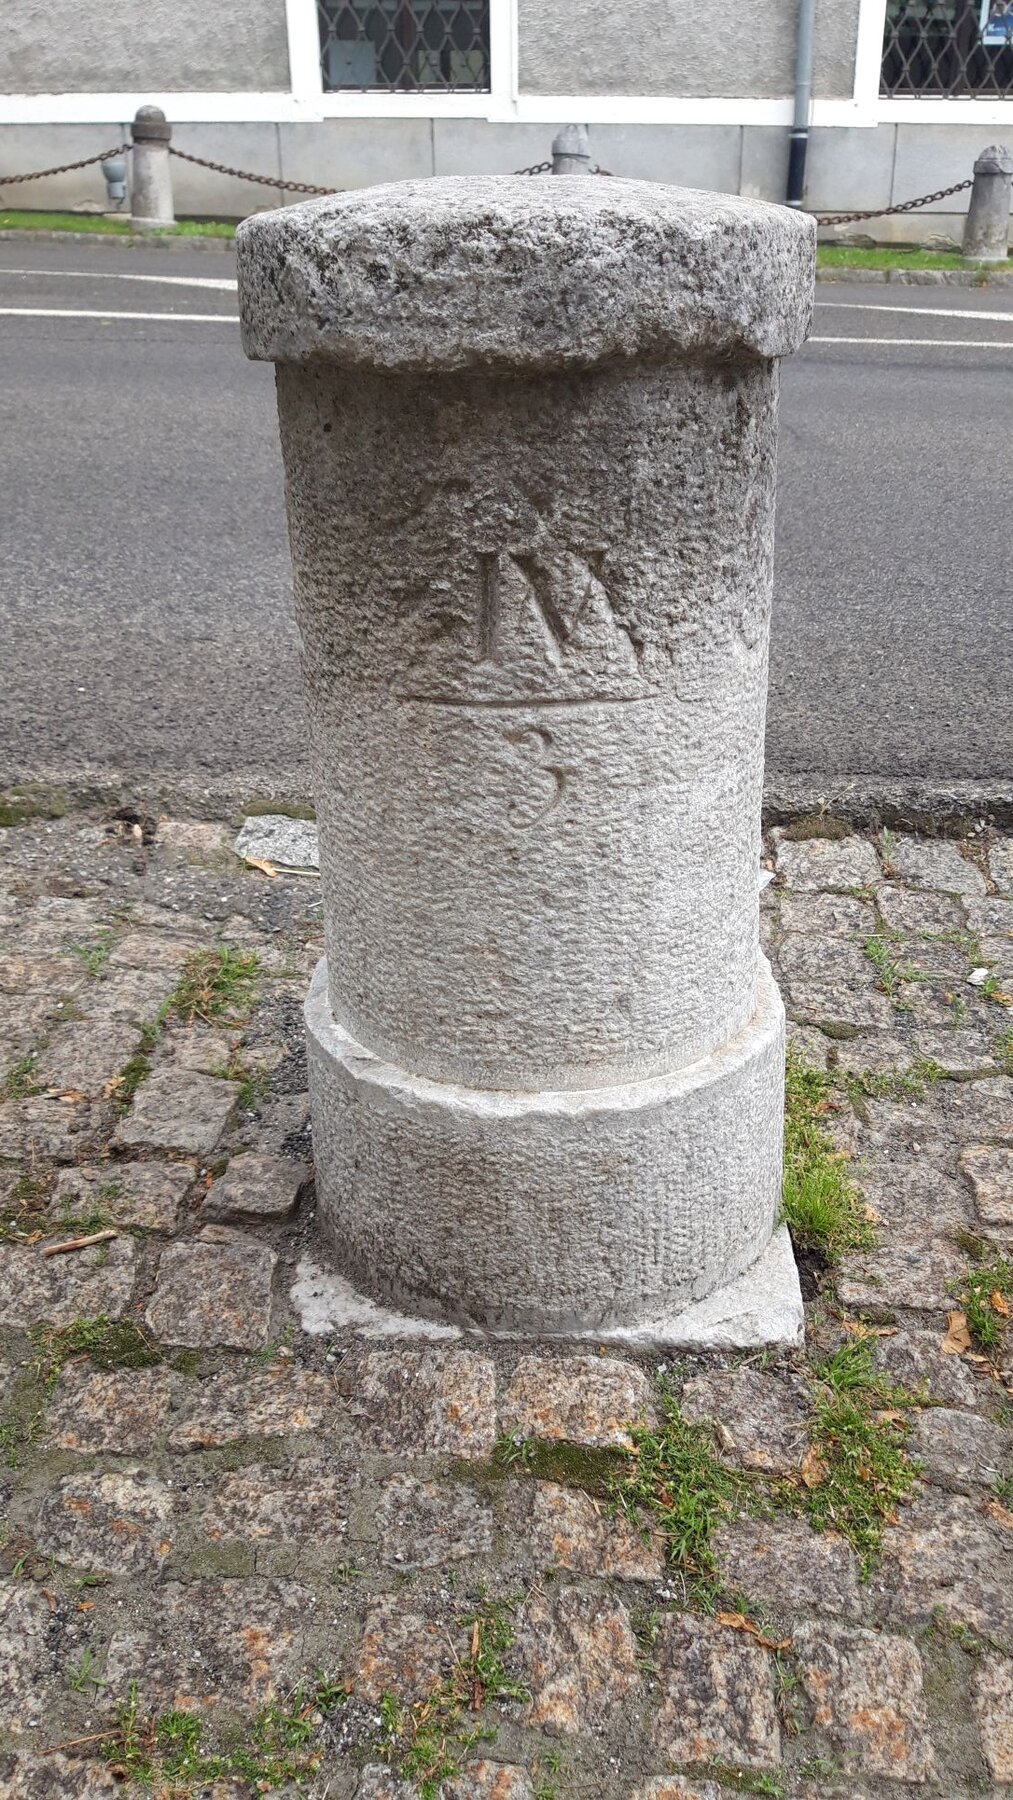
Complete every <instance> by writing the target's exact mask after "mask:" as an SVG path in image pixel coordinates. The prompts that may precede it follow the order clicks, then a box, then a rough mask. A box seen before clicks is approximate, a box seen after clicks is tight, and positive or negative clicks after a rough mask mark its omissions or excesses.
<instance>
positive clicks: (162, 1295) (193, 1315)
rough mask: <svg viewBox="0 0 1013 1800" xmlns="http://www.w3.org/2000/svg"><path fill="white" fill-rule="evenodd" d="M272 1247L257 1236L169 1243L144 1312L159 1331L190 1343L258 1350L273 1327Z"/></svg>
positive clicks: (167, 1337) (161, 1336) (169, 1338)
mask: <svg viewBox="0 0 1013 1800" xmlns="http://www.w3.org/2000/svg"><path fill="white" fill-rule="evenodd" d="M276 1261H277V1258H276V1257H275V1255H274V1253H273V1251H271V1250H268V1249H267V1248H266V1247H265V1246H264V1245H263V1244H257V1243H254V1242H253V1241H252V1240H246V1241H240V1242H236V1241H233V1242H230V1243H227V1244H206V1243H188V1244H170V1245H169V1247H168V1249H166V1250H163V1252H162V1258H161V1261H160V1263H159V1265H158V1279H157V1281H156V1284H155V1292H154V1294H153V1295H152V1297H151V1299H150V1300H149V1302H148V1307H147V1311H146V1313H145V1318H146V1320H147V1323H148V1326H149V1328H150V1329H151V1330H152V1331H153V1332H154V1333H155V1336H156V1337H157V1338H159V1339H161V1340H162V1341H163V1342H165V1343H168V1344H184V1345H187V1346H189V1347H190V1348H191V1349H196V1350H204V1349H210V1348H212V1347H213V1346H215V1345H219V1344H221V1345H225V1346H227V1347H229V1348H231V1349H234V1350H257V1349H259V1348H260V1347H261V1345H263V1344H266V1343H267V1340H268V1336H269V1334H270V1327H271V1281H272V1277H273V1275H274V1265H275V1263H276Z"/></svg>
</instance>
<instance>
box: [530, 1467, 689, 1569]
mask: <svg viewBox="0 0 1013 1800" xmlns="http://www.w3.org/2000/svg"><path fill="white" fill-rule="evenodd" d="M504 1517H505V1520H506V1525H507V1530H508V1533H509V1537H510V1543H511V1547H512V1548H515V1549H516V1548H521V1547H523V1551H524V1554H525V1560H526V1561H528V1562H529V1563H530V1564H531V1565H533V1566H534V1568H535V1569H536V1570H544V1569H550V1568H558V1569H567V1570H569V1571H570V1573H572V1574H574V1575H614V1576H616V1577H617V1578H618V1579H619V1580H621V1581H660V1580H661V1578H662V1575H663V1574H664V1567H665V1557H664V1549H663V1546H662V1544H661V1542H660V1540H659V1539H658V1537H657V1535H655V1536H654V1537H653V1538H652V1537H650V1536H648V1535H647V1534H646V1531H645V1532H644V1533H642V1532H640V1531H639V1530H638V1529H637V1527H636V1526H635V1525H634V1524H633V1523H632V1522H631V1521H630V1520H629V1519H627V1518H625V1517H624V1516H623V1515H622V1514H618V1515H617V1516H616V1517H614V1518H609V1517H608V1516H607V1515H606V1513H605V1512H604V1510H603V1509H602V1508H600V1507H598V1506H596V1505H595V1503H594V1501H593V1500H592V1499H591V1496H590V1495H589V1494H585V1493H582V1492H581V1490H580V1489H579V1488H568V1487H561V1486H559V1485H558V1484H557V1483H556V1482H554V1481H526V1480H518V1481H516V1482H513V1483H511V1484H510V1486H509V1488H508V1490H507V1494H506V1496H505V1499H504ZM645 1523H646V1522H645Z"/></svg>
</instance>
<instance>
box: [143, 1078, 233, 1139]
mask: <svg viewBox="0 0 1013 1800" xmlns="http://www.w3.org/2000/svg"><path fill="white" fill-rule="evenodd" d="M238 1093H239V1089H238V1087H237V1085H236V1083H235V1082H234V1081H216V1080H215V1079H214V1078H213V1077H212V1076H209V1075H194V1074H191V1073H189V1072H188V1071H186V1070H181V1071H180V1072H179V1073H177V1072H176V1071H174V1070H167V1071H166V1072H165V1073H164V1074H154V1075H151V1076H149V1077H148V1080H147V1081H142V1083H141V1085H140V1087H139V1088H138V1090H137V1095H136V1098H135V1099H134V1103H133V1105H132V1106H131V1108H130V1111H129V1112H128V1113H127V1115H126V1117H125V1118H124V1119H123V1120H122V1121H121V1122H120V1125H119V1127H118V1129H117V1132H116V1137H115V1140H114V1141H115V1143H116V1144H117V1145H118V1146H120V1147H121V1148H123V1149H125V1150H181V1151H183V1152H184V1154H187V1155H191V1156H210V1154H211V1152H212V1150H213V1149H214V1148H215V1146H216V1144H217V1143H218V1140H219V1139H220V1137H221V1135H222V1133H223V1131H224V1130H225V1127H226V1125H227V1124H228V1123H229V1120H230V1119H231V1117H232V1114H233V1111H234V1109H235V1104H236V1097H237V1095H238Z"/></svg>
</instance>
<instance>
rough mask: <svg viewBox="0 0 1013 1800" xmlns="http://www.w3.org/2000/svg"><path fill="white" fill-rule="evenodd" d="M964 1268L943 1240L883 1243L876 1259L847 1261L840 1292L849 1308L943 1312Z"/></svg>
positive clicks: (920, 1237)
mask: <svg viewBox="0 0 1013 1800" xmlns="http://www.w3.org/2000/svg"><path fill="white" fill-rule="evenodd" d="M965 1268H966V1263H965V1260H964V1258H963V1257H962V1256H961V1255H960V1252H959V1251H958V1250H956V1249H955V1248H954V1246H953V1245H952V1244H950V1243H948V1242H947V1241H946V1240H945V1239H944V1238H929V1237H928V1236H927V1235H926V1234H919V1235H917V1236H915V1235H912V1236H911V1237H910V1238H907V1239H901V1238H898V1239H897V1240H895V1241H893V1242H890V1241H887V1242H885V1243H884V1244H883V1245H882V1247H881V1248H880V1249H878V1250H877V1251H876V1253H875V1255H863V1256H849V1257H846V1258H845V1260H844V1262H843V1263H842V1264H841V1276H840V1279H839V1281H838V1283H837V1292H838V1294H839V1295H840V1298H841V1299H842V1300H843V1301H844V1304H845V1305H846V1306H853V1307H866V1308H868V1309H870V1310H872V1311H875V1310H876V1309H877V1308H878V1309H887V1310H892V1309H893V1308H894V1307H897V1306H903V1307H909V1308H910V1309H911V1310H912V1311H915V1312H944V1311H945V1310H946V1308H947V1307H948V1306H952V1304H953V1293H954V1289H955V1287H956V1285H957V1284H958V1283H959V1281H960V1279H961V1277H962V1276H963V1274H964V1270H965Z"/></svg>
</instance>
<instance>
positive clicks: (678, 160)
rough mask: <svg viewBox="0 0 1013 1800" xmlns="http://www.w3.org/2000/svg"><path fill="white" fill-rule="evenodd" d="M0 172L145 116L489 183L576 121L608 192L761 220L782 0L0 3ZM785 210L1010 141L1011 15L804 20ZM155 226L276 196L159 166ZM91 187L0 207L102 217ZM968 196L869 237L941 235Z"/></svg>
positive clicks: (54, 156) (390, 168) (217, 144)
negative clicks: (157, 113) (614, 188)
mask: <svg viewBox="0 0 1013 1800" xmlns="http://www.w3.org/2000/svg"><path fill="white" fill-rule="evenodd" d="M4 15H5V16H4V20H3V31H2V33H0V121H2V123H3V126H4V129H3V131H2V132H0V174H4V175H7V174H12V173H17V172H18V171H21V170H25V171H27V170H30V169H37V168H41V167H46V166H49V165H51V164H55V163H64V162H70V161H73V160H75V159H76V158H77V157H81V156H87V155H89V154H90V153H92V152H93V151H96V150H99V149H101V148H103V147H104V146H105V145H106V144H114V143H116V142H118V141H119V140H121V139H122V138H123V137H124V136H125V135H126V127H127V125H128V123H129V120H130V119H131V118H132V116H133V114H134V112H135V110H136V108H137V107H138V106H139V105H142V104H144V103H146V102H154V103H155V104H156V105H159V106H161V107H163V108H164V110H165V113H166V115H167V117H168V118H169V119H170V120H171V122H172V125H173V130H174V141H175V143H176V144H177V145H178V146H179V147H180V148H182V149H185V150H189V151H191V152H193V153H194V154H196V155H199V156H202V157H205V158H208V159H209V160H212V161H215V162H220V163H224V164H227V165H229V166H230V167H232V168H237V169H241V170H249V171H253V172H255V173H258V174H261V175H266V176H272V177H274V178H276V179H279V180H294V181H306V182H313V183H315V184H317V185H322V186H330V185H332V184H333V186H335V187H351V186H358V185H361V184H364V183H367V182H374V181H383V180H401V179H404V178H406V177H412V176H420V175H434V174H435V175H448V174H473V173H483V174H484V173H505V172H508V171H509V170H511V169H516V168H519V167H523V166H526V165H529V164H532V163H537V162H540V161H542V160H543V159H544V158H545V157H546V156H547V155H548V152H549V145H550V142H551V138H552V135H553V132H554V130H555V129H556V128H557V127H558V126H559V125H560V124H563V123H567V122H578V123H585V124H587V125H588V127H589V129H590V133H591V146H592V153H593V156H594V157H595V158H596V159H597V160H598V161H599V162H600V163H601V164H602V165H603V166H605V167H606V168H608V169H611V170H613V171H614V172H615V173H617V174H623V175H629V176H635V177H640V178H646V179H653V180H661V181H672V182H679V183H683V184H686V185H690V186H696V187H704V188H713V189H720V190H723V191H726V192H732V193H741V194H748V195H754V196H758V197H760V198H764V199H770V200H782V199H783V198H784V196H785V179H786V169H787V154H788V149H787V146H788V132H789V128H790V125H791V120H792V109H793V89H794V80H795V55H796V34H797V28H798V0H739V4H738V5H737V6H736V7H730V6H727V5H725V6H718V5H716V4H715V3H714V0H621V3H619V0H610V3H609V4H606V3H605V0H218V3H217V4H215V5H209V4H208V0H147V3H146V4H144V5H143V6H142V5H140V4H139V3H138V0H46V3H45V4H43V0H6V5H5V7H4ZM814 45H815V50H814V59H813V71H812V75H813V84H812V105H811V112H810V126H811V139H810V147H809V158H808V166H807V182H806V192H805V201H806V204H807V205H808V206H809V207H810V208H812V209H813V210H816V211H846V210H850V209H852V208H866V207H874V206H880V205H888V204H891V203H894V202H896V201H899V200H905V199H908V198H911V197H913V196H915V195H918V194H922V193H925V192H926V191H928V190H930V189H934V188H941V187H946V186H949V185H950V184H951V183H952V182H955V181H959V180H960V179H962V178H963V177H964V176H966V175H968V174H969V173H970V170H971V165H972V163H973V160H974V157H975V155H976V154H977V152H978V151H979V150H980V149H981V148H982V147H983V146H984V145H985V144H988V143H991V142H994V141H996V140H999V141H1003V139H1005V140H1006V141H1008V142H1013V0H816V8H815V23H814ZM174 177H175V192H176V205H177V211H178V212H179V213H181V214H190V215H198V216H199V215H214V216H224V217H240V216H242V215H244V214H246V213H248V212H250V211H253V210H254V209H256V208H258V207H263V206H264V205H265V204H276V203H277V202H278V201H279V200H281V199H282V198H284V195H282V194H281V193H280V191H278V190H273V189H272V188H270V187H261V186H255V185H253V184H251V183H249V182H246V181H243V180H241V179H237V178H236V177H234V176H231V175H222V174H218V173H215V172H213V171H210V170H205V169H201V168H198V167H195V166H192V165H189V164H185V163H181V162H177V163H176V164H175V165H174ZM101 193H102V188H101V182H100V181H99V179H98V177H97V175H96V171H95V170H94V169H90V170H81V171H77V172H70V173H68V174H66V175H61V176H53V177H51V178H49V179H47V180H45V181H42V182H33V183H30V184H25V185H23V186H22V185H12V186H9V187H5V188H4V190H3V203H4V204H5V205H7V206H14V207H16V206H31V207H67V206H74V205H76V204H80V203H82V202H85V201H88V200H89V199H90V200H95V199H96V198H100V197H101ZM965 207H966V195H962V196H959V197H958V199H957V200H956V201H954V200H950V201H943V202H940V203H938V204H937V206H935V207H934V208H931V209H928V210H926V211H925V212H922V213H918V214H914V215H910V216H908V217H906V218H905V217H901V218H900V219H894V220H892V221H891V220H883V221H881V222H880V223H879V224H877V226H876V236H877V237H878V238H879V239H880V240H881V241H889V240H897V241H901V240H906V239H910V238H912V237H919V238H921V239H926V238H931V237H933V236H942V237H945V236H948V235H949V236H953V235H959V230H960V223H961V220H962V216H963V212H964V210H965Z"/></svg>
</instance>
